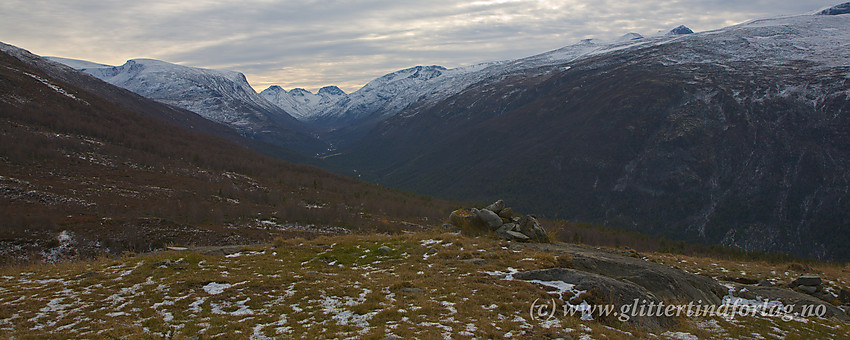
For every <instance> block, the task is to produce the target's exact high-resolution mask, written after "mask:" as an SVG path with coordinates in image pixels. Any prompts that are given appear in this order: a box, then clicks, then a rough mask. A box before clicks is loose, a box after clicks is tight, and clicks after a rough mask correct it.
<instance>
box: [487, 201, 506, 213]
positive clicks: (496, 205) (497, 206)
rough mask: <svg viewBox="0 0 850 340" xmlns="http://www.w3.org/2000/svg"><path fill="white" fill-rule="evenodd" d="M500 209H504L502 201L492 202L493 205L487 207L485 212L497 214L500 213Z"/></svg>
mask: <svg viewBox="0 0 850 340" xmlns="http://www.w3.org/2000/svg"><path fill="white" fill-rule="evenodd" d="M502 209H505V201H502V200H498V201H496V202H493V204H490V205H488V206H487V210H490V211H492V212H494V213H497V214H498V213H500V212H501V211H502Z"/></svg>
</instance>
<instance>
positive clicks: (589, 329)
mask: <svg viewBox="0 0 850 340" xmlns="http://www.w3.org/2000/svg"><path fill="white" fill-rule="evenodd" d="M176 249H178V248H176ZM179 249H182V248H179ZM223 250H224V252H218V253H213V252H212V251H211V249H206V250H204V251H203V252H202V251H200V250H199V251H194V250H191V249H190V250H175V251H164V252H159V253H155V254H145V255H144V256H136V257H125V258H120V259H101V260H98V261H93V262H79V263H68V264H65V265H62V266H55V265H51V266H31V267H20V268H15V269H5V270H0V303H2V304H0V305H2V306H3V307H2V308H0V330H2V331H3V333H4V334H5V335H7V336H12V337H24V338H26V337H39V338H41V337H57V336H58V337H85V338H88V337H169V338H176V339H183V338H190V337H193V336H199V337H202V338H207V337H209V338H214V337H221V336H225V337H233V336H236V337H245V338H253V339H264V338H315V337H340V338H348V337H357V338H363V337H366V338H411V337H418V338H445V339H453V338H496V337H498V338H502V337H505V338H563V339H590V338H593V339H597V338H624V337H630V338H642V339H652V338H666V339H696V338H700V339H703V338H759V339H760V338H779V339H785V338H810V339H811V338H840V337H841V336H843V335H845V334H847V332H848V331H850V329H848V324H847V323H846V322H847V316H846V315H845V314H843V313H844V312H843V311H842V310H841V309H838V308H836V307H834V306H833V305H832V304H830V303H828V302H826V301H823V300H820V299H817V298H814V297H811V296H808V295H804V294H801V293H796V292H793V291H791V290H788V289H787V288H777V287H772V288H767V287H763V286H757V285H754V284H740V283H734V282H728V281H722V278H723V277H724V276H729V275H735V276H737V275H740V276H737V277H736V279H738V280H739V281H740V280H741V279H742V277H743V276H746V277H748V278H763V279H766V280H769V281H771V282H774V283H775V284H776V286H781V287H787V284H788V283H789V282H790V280H791V278H795V277H798V276H801V275H803V274H806V273H809V274H811V273H814V272H817V273H818V275H820V277H823V281H822V284H823V285H824V287H825V288H824V289H825V290H827V291H830V292H836V291H838V290H839V289H846V288H847V285H848V281H849V280H850V274H848V273H850V269H848V268H847V267H846V266H835V265H823V264H821V265H817V266H816V267H811V268H803V266H802V265H799V264H790V265H789V264H779V263H777V264H772V265H768V264H766V263H759V262H746V261H745V262H740V261H723V260H717V259H711V258H694V257H679V256H671V255H670V254H662V253H642V254H638V253H635V252H629V251H623V250H614V249H596V248H592V247H588V246H581V245H571V244H560V243H546V244H539V243H523V242H516V241H513V242H512V241H506V240H499V239H498V238H495V237H485V236H482V237H474V238H473V237H466V236H463V235H460V234H457V233H437V232H424V233H422V232H419V233H409V234H403V235H397V236H380V235H373V236H364V235H360V236H354V235H351V236H333V237H321V238H317V239H313V240H304V239H291V240H278V241H277V242H276V243H274V244H271V245H265V246H251V247H243V248H238V247H229V248H227V249H223ZM671 266H675V267H676V268H678V269H676V268H673V267H671ZM785 266H788V269H787V270H785V271H784V273H783V272H782V269H780V268H784V267H785ZM771 270H772V271H773V272H771ZM744 271H746V273H744ZM739 272H740V273H739ZM830 297H832V298H833V300H835V298H836V297H835V295H833V294H832V293H830ZM635 299H638V300H641V301H643V302H636V301H635ZM768 300H769V301H768ZM690 302H692V303H694V304H696V305H701V306H706V307H707V306H713V307H714V308H723V309H717V310H727V314H721V313H718V314H717V315H715V316H703V315H699V316H690V317H686V316H678V317H676V316H673V317H664V316H657V315H648V314H646V313H644V314H643V315H641V314H639V313H636V314H635V317H631V313H630V312H627V313H626V315H628V316H629V318H628V319H623V318H621V317H620V316H619V314H617V315H616V316H615V314H597V313H596V312H591V309H590V308H592V307H593V306H605V305H608V304H613V305H614V306H616V309H615V310H616V311H617V312H621V311H623V308H624V307H622V306H632V305H633V304H636V303H640V304H649V303H654V304H655V305H656V306H657V305H658V304H660V303H664V304H665V305H668V304H675V305H677V306H685V305H687V304H688V303H690ZM550 304H554V307H555V308H556V310H553V309H551V308H552V307H551V305H550ZM724 306H725V307H724ZM733 306H737V307H735V308H740V307H741V306H753V307H757V306H771V307H773V308H774V310H779V311H787V314H786V313H784V312H783V313H779V314H770V315H768V314H760V313H753V314H746V315H744V314H740V315H730V314H728V310H729V309H730V308H732V307H733ZM803 306H812V308H813V309H817V308H821V309H823V310H825V311H828V312H824V313H823V314H822V315H820V316H813V317H802V316H797V315H795V314H794V313H798V314H799V312H800V310H801V308H803ZM818 306H823V307H818ZM807 308H808V307H807ZM845 308H846V307H845ZM553 311H554V313H552V312H553ZM795 311H796V312H795Z"/></svg>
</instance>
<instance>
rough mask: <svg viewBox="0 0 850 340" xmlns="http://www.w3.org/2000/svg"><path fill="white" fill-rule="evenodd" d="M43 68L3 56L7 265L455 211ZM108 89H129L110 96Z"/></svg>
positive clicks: (0, 126)
mask: <svg viewBox="0 0 850 340" xmlns="http://www.w3.org/2000/svg"><path fill="white" fill-rule="evenodd" d="M32 64H33V63H32V62H29V63H24V62H21V61H20V60H18V59H16V58H14V57H12V56H10V55H8V54H5V53H0V226H2V227H1V228H0V249H1V250H2V251H0V262H2V263H4V264H11V263H15V262H18V261H20V262H33V261H48V262H50V261H59V260H64V259H79V258H90V257H92V256H97V255H99V254H121V253H122V252H127V251H132V252H144V251H150V250H153V249H161V248H163V247H165V246H167V245H221V244H247V243H256V242H269V241H270V240H271V239H273V238H274V237H277V236H284V237H292V236H305V237H314V236H316V235H323V234H340V233H343V234H344V233H348V232H352V231H358V230H363V231H370V232H393V231H398V230H403V229H409V230H418V229H421V228H424V226H433V225H434V224H436V223H439V221H441V220H442V218H443V217H444V215H445V212H446V211H450V210H451V206H452V204H451V203H448V202H445V201H438V200H433V199H430V198H427V197H422V196H417V195H412V194H407V193H402V192H399V191H396V190H389V189H384V188H381V187H379V186H376V185H372V184H367V183H362V182H359V181H356V180H354V179H351V178H350V177H345V176H340V175H335V174H331V173H328V172H325V171H323V170H319V169H317V168H313V167H310V166H305V165H295V164H292V163H287V162H284V161H280V160H277V159H273V158H270V157H266V156H262V155H259V154H256V153H254V152H252V151H249V150H247V149H245V148H243V147H241V146H238V145H236V144H233V143H232V142H229V141H227V140H224V139H221V138H218V137H214V136H212V135H209V134H207V133H202V132H195V131H188V130H185V129H183V128H181V127H178V126H175V125H171V124H170V123H166V122H164V121H163V120H160V119H162V118H163V117H162V116H158V117H157V118H152V117H150V116H149V114H150V113H151V112H156V111H157V110H158V109H160V108H162V107H163V106H161V105H158V104H156V103H153V102H146V100H145V99H142V98H140V97H133V96H127V95H126V92H125V91H122V90H116V89H110V88H109V86H110V85H106V84H98V83H97V82H95V81H94V80H92V82H87V81H88V80H86V79H85V78H84V77H87V76H82V75H74V74H73V72H75V71H72V70H65V71H63V72H65V73H66V74H65V75H64V79H71V80H72V81H74V80H77V81H78V80H79V79H83V80H84V82H82V84H83V85H86V86H88V87H92V88H95V89H100V90H101V92H98V93H91V92H88V91H87V90H86V89H85V88H83V87H78V86H76V85H74V84H70V83H67V82H65V81H63V80H61V79H57V78H54V77H53V75H52V74H49V73H45V72H43V71H42V69H40V68H36V67H33V66H31V65H32ZM35 64H36V65H37V64H38V63H35ZM44 69H45V70H48V71H49V72H54V71H55V70H56V69H54V68H52V66H50V65H49V67H45V68H44ZM81 77H82V78H81ZM110 92H111V93H117V94H118V95H116V96H115V97H109V99H110V100H107V99H105V97H104V96H105V94H106V93H110ZM128 98H129V99H128ZM113 99H114V100H116V102H112V101H111V100H113ZM129 107H137V108H139V111H142V112H144V113H140V112H136V111H133V110H129V109H128V108H129ZM164 114H166V116H165V118H166V119H164V120H166V121H171V122H173V121H174V119H169V117H177V118H175V119H176V120H177V121H182V120H181V119H182V118H180V117H191V115H186V112H185V111H180V110H174V109H170V110H165V111H164ZM168 115H171V116H168ZM181 115H183V116H181ZM189 119H191V118H189ZM212 127H213V128H215V126H212Z"/></svg>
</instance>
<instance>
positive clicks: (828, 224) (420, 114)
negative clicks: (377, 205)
mask: <svg viewBox="0 0 850 340" xmlns="http://www.w3.org/2000/svg"><path fill="white" fill-rule="evenodd" d="M846 19H847V18H846V17H824V16H813V17H812V18H811V19H809V18H803V19H793V20H799V22H793V23H792V24H791V25H779V24H776V25H765V26H764V27H762V26H760V25H759V23H758V22H756V23H754V24H753V25H751V26H744V27H740V28H735V29H732V30H730V31H729V32H724V33H713V34H704V35H688V36H686V37H682V38H679V39H677V40H674V41H672V42H669V43H665V44H660V45H654V46H649V47H643V48H639V49H632V50H625V51H621V52H612V53H609V54H603V55H601V56H597V57H592V58H589V59H584V60H580V61H578V62H574V63H569V64H565V65H556V66H551V67H543V68H539V69H534V70H526V71H519V72H514V73H512V74H507V75H505V76H503V77H500V78H498V79H488V80H485V81H482V82H480V83H478V84H476V85H473V86H471V87H469V88H467V89H465V90H464V91H463V92H462V93H460V94H457V95H455V96H453V97H451V98H449V99H447V100H444V101H442V102H440V103H439V104H437V105H435V106H426V107H422V106H412V107H409V108H408V109H407V110H406V111H404V112H402V113H400V114H398V115H396V116H394V117H392V118H390V119H388V120H386V121H384V122H383V123H381V124H380V125H379V126H378V127H377V128H376V129H375V130H374V131H372V132H371V133H370V134H369V135H368V136H367V137H366V138H364V139H363V140H362V141H360V142H359V143H356V144H355V146H354V147H352V148H350V149H348V150H343V151H344V154H343V155H342V156H340V157H337V158H332V159H331V160H333V161H335V162H338V163H339V164H346V165H349V166H352V167H353V168H355V169H357V170H359V171H360V173H362V174H364V178H367V179H369V180H376V181H378V182H379V183H381V184H385V185H390V186H396V187H399V188H403V189H407V190H413V191H417V192H421V193H427V194H434V195H438V196H441V197H452V198H456V199H462V200H477V201H487V200H491V199H494V198H498V197H506V198H508V199H509V200H510V201H512V202H516V204H517V206H518V207H519V208H520V209H522V210H525V211H540V212H545V214H546V215H547V217H550V218H551V217H556V218H564V219H569V220H577V221H587V222H593V223H604V224H607V225H611V226H615V227H618V228H622V229H627V230H634V231H639V232H645V233H650V234H653V235H666V236H668V237H673V238H677V239H683V240H689V241H698V242H706V243H721V244H725V245H731V246H736V247H740V248H743V249H746V250H765V251H780V252H790V253H793V254H796V255H801V256H808V257H814V258H818V259H833V260H848V259H850V249H848V248H847V247H846V245H847V244H850V197H848V194H847V193H848V191H850V177H848V175H847V174H848V173H850V135H848V130H847V126H850V120H848V119H850V118H848V115H847V114H846V112H847V109H848V108H847V105H848V97H847V93H850V92H848V90H849V89H850V83H848V78H847V74H848V73H850V67H849V66H847V65H842V64H835V65H832V64H830V63H828V62H827V63H824V62H818V61H810V60H809V59H810V56H814V57H817V58H811V59H816V60H824V59H827V60H828V58H830V56H829V53H846V50H844V49H839V50H835V49H831V50H828V51H827V52H826V53H827V55H825V56H824V55H818V54H817V53H818V52H816V51H814V50H809V51H808V52H807V51H806V48H807V47H806V46H805V44H806V43H800V42H799V40H797V41H794V40H792V39H793V38H795V37H803V38H806V39H811V40H809V41H812V44H823V43H824V42H819V41H817V40H816V39H820V36H819V34H821V33H818V32H820V31H818V30H816V29H812V28H811V27H810V26H814V27H816V28H817V27H818V26H817V25H823V26H825V29H824V31H826V29H827V28H829V27H832V26H835V27H843V26H841V25H844V22H846ZM789 20H790V19H789ZM807 35H808V36H807ZM786 36H787V37H790V38H789V39H788V41H787V42H786V41H784V40H780V42H779V43H778V44H775V45H767V44H765V45H759V40H758V39H759V38H761V37H786ZM824 39H828V38H824ZM801 50H802V51H801ZM789 53H791V54H790V55H789ZM842 57H843V56H842Z"/></svg>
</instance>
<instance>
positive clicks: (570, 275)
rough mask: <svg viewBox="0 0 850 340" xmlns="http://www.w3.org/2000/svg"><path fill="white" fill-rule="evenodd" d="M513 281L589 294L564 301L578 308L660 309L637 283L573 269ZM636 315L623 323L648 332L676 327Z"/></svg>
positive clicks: (657, 301)
mask: <svg viewBox="0 0 850 340" xmlns="http://www.w3.org/2000/svg"><path fill="white" fill-rule="evenodd" d="M514 278H515V279H519V280H526V281H531V280H540V281H562V282H567V283H570V284H573V285H575V287H574V289H575V290H576V291H586V293H585V294H582V295H580V296H576V297H575V298H574V301H572V302H570V301H564V302H570V303H573V304H578V303H581V302H582V301H584V302H586V303H588V304H591V305H613V306H618V308H619V306H631V305H633V304H634V303H635V301H639V302H640V303H641V304H645V305H649V304H650V303H651V304H653V305H654V306H658V305H659V304H660V303H661V299H659V298H658V297H657V296H656V295H655V294H653V293H652V292H650V291H648V290H647V289H646V288H644V287H641V286H639V285H636V284H634V283H631V282H628V281H625V280H616V279H613V278H610V277H607V276H603V275H599V274H593V273H588V272H583V271H579V270H574V269H567V268H552V269H543V270H533V271H529V272H523V273H518V274H516V275H514ZM562 298H563V299H564V300H570V297H568V296H565V297H562ZM565 308H569V307H565ZM618 312H622V310H618ZM635 314H636V315H635V316H631V315H630V314H626V315H627V316H628V318H627V319H624V320H625V321H626V322H629V323H633V324H635V325H636V326H638V327H641V328H644V329H648V330H659V329H664V328H667V327H669V326H671V325H672V324H673V320H672V318H667V317H663V316H655V315H649V316H647V315H640V314H637V313H635ZM644 314H646V313H644ZM592 317H594V318H599V317H600V316H599V315H598V314H595V315H592ZM607 317H610V318H613V319H616V318H617V317H615V316H607ZM602 318H605V316H602ZM621 321H623V320H621Z"/></svg>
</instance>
